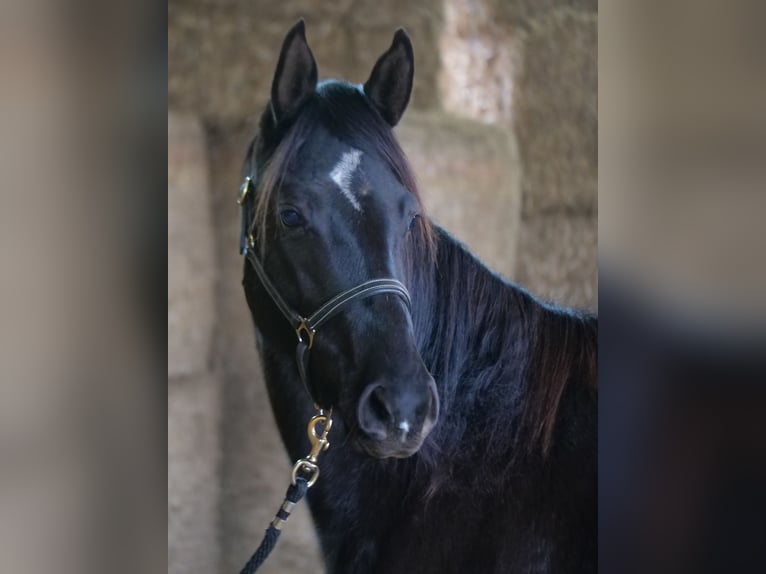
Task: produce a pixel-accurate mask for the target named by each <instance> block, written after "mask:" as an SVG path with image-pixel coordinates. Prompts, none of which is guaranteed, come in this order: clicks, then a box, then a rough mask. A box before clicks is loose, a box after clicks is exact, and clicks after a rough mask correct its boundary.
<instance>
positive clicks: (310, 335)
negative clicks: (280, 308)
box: [295, 317, 316, 349]
mask: <svg viewBox="0 0 766 574" xmlns="http://www.w3.org/2000/svg"><path fill="white" fill-rule="evenodd" d="M306 321H307V319H306V318H305V317H301V322H300V325H298V326H297V327H296V328H295V334H296V335H297V336H298V342H299V343H303V344H304V345H307V346H308V348H309V349H310V348H311V347H312V345H313V344H314V334H315V333H316V331H314V329H312V328H311V327H309V326H308V323H306ZM302 333H305V334H306V338H307V340H304V339H303V335H302Z"/></svg>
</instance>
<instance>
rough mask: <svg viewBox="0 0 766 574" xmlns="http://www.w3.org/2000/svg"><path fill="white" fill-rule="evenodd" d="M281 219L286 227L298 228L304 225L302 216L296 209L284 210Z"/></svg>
mask: <svg viewBox="0 0 766 574" xmlns="http://www.w3.org/2000/svg"><path fill="white" fill-rule="evenodd" d="M279 217H280V219H281V220H282V224H283V225H284V226H285V227H298V226H299V225H300V224H301V223H303V218H302V217H301V214H300V213H298V212H297V211H295V210H294V209H283V210H282V212H281V213H280V214H279Z"/></svg>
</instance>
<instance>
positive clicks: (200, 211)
mask: <svg viewBox="0 0 766 574" xmlns="http://www.w3.org/2000/svg"><path fill="white" fill-rule="evenodd" d="M214 241H215V239H214V236H213V227H212V214H211V210H210V195H209V174H208V162H207V147H206V143H205V134H204V130H203V127H202V125H201V124H200V122H199V121H198V120H197V119H195V118H193V117H190V116H182V115H178V114H176V113H169V114H168V375H169V376H181V375H189V374H192V373H202V372H204V371H205V370H206V369H207V364H208V358H209V355H210V347H211V337H212V330H213V322H214V317H215V308H214V285H215V276H216V272H217V268H216V263H215V259H214Z"/></svg>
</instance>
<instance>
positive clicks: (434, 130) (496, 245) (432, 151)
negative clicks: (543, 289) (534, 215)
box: [397, 112, 521, 276]
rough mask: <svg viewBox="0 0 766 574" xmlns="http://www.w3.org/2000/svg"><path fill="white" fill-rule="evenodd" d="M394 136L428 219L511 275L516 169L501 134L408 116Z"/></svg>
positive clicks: (507, 137)
mask: <svg viewBox="0 0 766 574" xmlns="http://www.w3.org/2000/svg"><path fill="white" fill-rule="evenodd" d="M397 136H398V137H399V140H400V143H401V145H402V147H403V149H404V151H405V153H406V154H407V157H408V158H409V160H410V163H411V164H412V167H413V169H414V171H415V175H416V176H417V179H418V184H419V187H420V191H421V194H422V196H423V202H424V204H425V207H426V210H427V211H428V213H429V214H430V215H431V217H432V218H433V219H434V220H435V221H436V222H437V223H439V224H440V225H441V226H443V227H444V228H446V229H447V230H448V231H449V232H450V233H452V234H453V235H455V236H456V237H457V238H458V239H460V240H461V241H463V242H464V243H466V244H467V245H468V247H469V248H470V249H471V250H472V251H474V252H475V253H476V254H477V255H478V256H479V257H480V258H481V259H482V260H483V261H485V262H486V263H487V264H488V265H489V266H490V267H492V268H493V269H495V270H496V271H498V272H499V273H502V274H504V275H506V276H511V275H512V273H513V271H514V269H515V261H516V239H517V236H518V228H519V214H520V211H521V187H520V175H521V174H520V167H519V160H518V156H517V152H516V146H515V144H514V141H513V137H512V136H511V134H510V132H509V131H508V130H506V129H502V128H498V127H493V126H488V125H485V124H481V123H478V122H474V121H471V120H465V119H458V118H455V117H453V116H450V115H447V114H440V113H417V112H408V113H407V114H405V116H404V120H403V121H402V124H401V126H399V127H398V128H397Z"/></svg>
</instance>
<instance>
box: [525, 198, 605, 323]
mask: <svg viewBox="0 0 766 574" xmlns="http://www.w3.org/2000/svg"><path fill="white" fill-rule="evenodd" d="M597 246H598V224H597V220H596V217H595V216H574V215H567V214H563V213H556V214H550V215H541V216H537V217H533V218H530V219H525V220H523V221H522V224H521V236H520V238H519V261H518V268H517V272H516V275H515V277H514V279H515V280H516V281H517V282H518V283H519V284H521V285H522V286H523V287H525V288H526V289H528V290H529V291H530V292H532V293H534V294H535V295H537V296H538V297H541V298H542V299H545V300H549V301H554V302H556V303H558V304H562V305H566V306H570V307H581V308H588V309H595V308H596V307H597V305H598V259H597Z"/></svg>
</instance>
